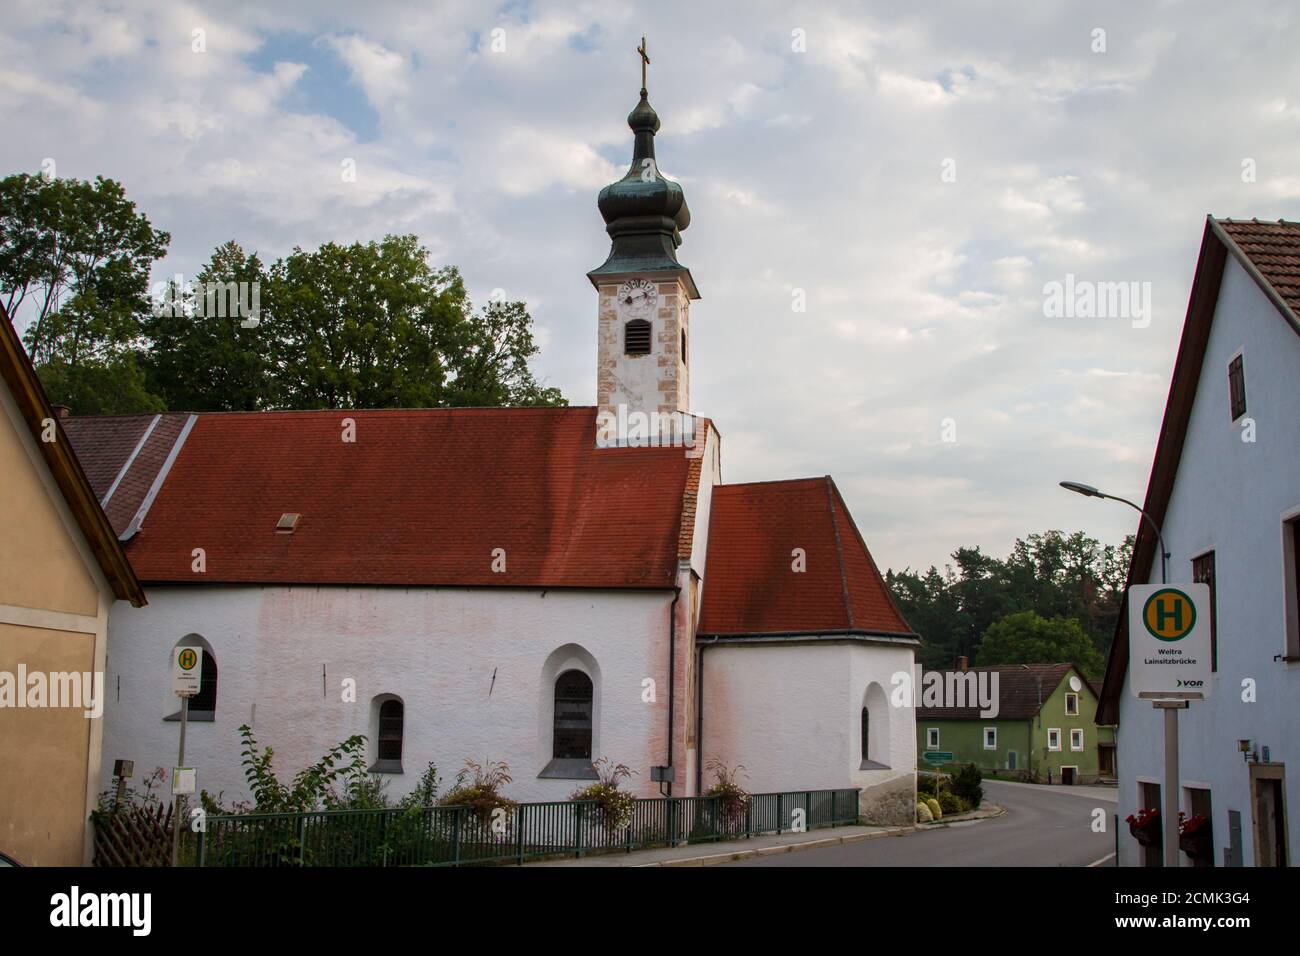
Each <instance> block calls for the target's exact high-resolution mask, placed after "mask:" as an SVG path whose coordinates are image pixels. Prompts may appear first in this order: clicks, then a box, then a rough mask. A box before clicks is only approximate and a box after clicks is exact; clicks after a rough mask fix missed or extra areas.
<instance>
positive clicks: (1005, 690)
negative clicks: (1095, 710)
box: [916, 664, 1083, 721]
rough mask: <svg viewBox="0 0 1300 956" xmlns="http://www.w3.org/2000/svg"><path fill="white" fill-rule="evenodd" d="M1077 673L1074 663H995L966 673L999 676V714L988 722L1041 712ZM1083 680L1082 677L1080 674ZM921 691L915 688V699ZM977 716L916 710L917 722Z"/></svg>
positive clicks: (973, 711)
mask: <svg viewBox="0 0 1300 956" xmlns="http://www.w3.org/2000/svg"><path fill="white" fill-rule="evenodd" d="M1071 672H1074V673H1076V674H1079V672H1078V668H1076V667H1075V666H1074V665H1073V664H997V665H994V666H991V667H972V668H970V669H969V671H968V673H974V674H993V673H996V674H997V675H998V715H997V717H990V718H985V719H988V720H1028V719H1029V718H1030V717H1033V716H1034V715H1035V714H1037V713H1038V712H1039V711H1040V710H1042V709H1043V704H1045V703H1046V702H1047V698H1049V697H1051V696H1052V693H1053V692H1054V691H1055V690H1056V688H1057V687H1059V686H1060V685H1061V681H1062V680H1064V679H1065V675H1066V674H1069V673H1071ZM1079 679H1080V680H1083V675H1082V674H1079ZM920 693H921V690H920V688H918V689H917V694H918V696H919V695H920ZM979 716H980V708H979V707H978V706H974V707H925V706H921V707H918V708H917V709H916V719H917V720H918V721H919V720H923V719H924V720H972V719H975V718H978V717H979Z"/></svg>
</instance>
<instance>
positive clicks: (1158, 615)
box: [1142, 588, 1196, 643]
mask: <svg viewBox="0 0 1300 956" xmlns="http://www.w3.org/2000/svg"><path fill="white" fill-rule="evenodd" d="M1142 623H1143V624H1145V625H1146V629H1147V631H1148V632H1149V633H1150V634H1151V636H1152V637H1154V638H1155V639H1156V640H1158V641H1168V642H1170V643H1172V642H1174V641H1181V640H1182V639H1183V638H1184V637H1186V636H1187V635H1188V634H1190V633H1191V632H1192V628H1193V627H1194V626H1195V624H1196V605H1195V604H1193V603H1192V599H1191V598H1190V597H1188V596H1187V595H1186V594H1184V593H1183V592H1182V591H1180V590H1178V589H1177V588H1162V589H1160V590H1159V591H1157V592H1156V593H1155V594H1152V595H1151V596H1150V597H1149V598H1147V603H1146V604H1144V605H1143V606H1142Z"/></svg>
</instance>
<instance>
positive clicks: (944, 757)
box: [921, 750, 952, 763]
mask: <svg viewBox="0 0 1300 956" xmlns="http://www.w3.org/2000/svg"><path fill="white" fill-rule="evenodd" d="M921 756H922V757H924V758H925V762H926V763H952V751H951V750H927V751H925V753H923V754H921Z"/></svg>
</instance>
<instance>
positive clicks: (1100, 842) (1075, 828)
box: [724, 780, 1122, 866]
mask: <svg viewBox="0 0 1300 956" xmlns="http://www.w3.org/2000/svg"><path fill="white" fill-rule="evenodd" d="M984 802H985V804H986V805H987V804H989V803H996V804H999V805H1000V806H1003V807H1005V808H1006V811H1007V812H1006V813H1004V814H1002V815H1001V816H999V817H994V818H992V819H987V820H980V821H975V822H970V823H954V824H953V825H951V826H948V827H934V828H922V829H920V830H918V831H916V832H915V833H911V834H909V835H907V836H901V837H885V838H881V839H875V840H864V841H862V842H860V843H851V844H847V845H842V846H833V847H825V848H820V849H815V850H804V851H801V852H798V853H782V854H779V855H775V856H764V857H756V858H753V859H747V860H738V861H736V862H735V863H728V864H724V865H726V866H1087V865H1088V864H1090V863H1094V862H1095V861H1097V860H1100V859H1102V858H1103V857H1105V856H1106V855H1107V854H1109V853H1112V852H1113V851H1114V849H1115V829H1114V828H1115V820H1114V814H1115V808H1116V793H1115V790H1114V789H1113V788H1107V787H1063V786H1053V787H1047V786H1037V785H1034V784H1026V783H1004V782H1001V781H993V780H985V781H984ZM1098 808H1100V809H1101V810H1102V811H1103V814H1104V816H1105V821H1106V831H1105V832H1104V833H1096V832H1093V819H1094V816H1095V811H1096V810H1097V809H1098ZM1121 825H1122V822H1121ZM1114 863H1115V861H1114V858H1113V857H1112V858H1111V859H1110V860H1107V861H1106V862H1105V863H1103V864H1101V865H1103V866H1113V865H1114Z"/></svg>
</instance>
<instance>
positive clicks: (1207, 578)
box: [1192, 551, 1219, 671]
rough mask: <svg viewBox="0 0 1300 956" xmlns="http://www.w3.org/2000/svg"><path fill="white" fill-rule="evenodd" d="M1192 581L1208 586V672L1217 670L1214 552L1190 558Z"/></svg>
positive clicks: (1217, 646)
mask: <svg viewBox="0 0 1300 956" xmlns="http://www.w3.org/2000/svg"><path fill="white" fill-rule="evenodd" d="M1192 580H1193V581H1194V582H1196V583H1197V584H1208V585H1209V586H1210V670H1212V671H1217V670H1218V669H1219V628H1218V624H1217V623H1216V621H1215V618H1216V617H1217V616H1218V615H1217V612H1216V611H1215V609H1214V606H1215V596H1214V552H1213V551H1207V552H1205V553H1204V554H1203V555H1201V556H1200V557H1199V558H1192Z"/></svg>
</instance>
